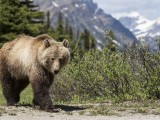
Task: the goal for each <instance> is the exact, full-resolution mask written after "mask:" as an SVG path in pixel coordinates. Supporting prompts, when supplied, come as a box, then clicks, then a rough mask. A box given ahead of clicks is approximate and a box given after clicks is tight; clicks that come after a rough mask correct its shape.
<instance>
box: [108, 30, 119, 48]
mask: <svg viewBox="0 0 160 120" xmlns="http://www.w3.org/2000/svg"><path fill="white" fill-rule="evenodd" d="M105 37H106V47H107V48H108V49H109V50H111V51H115V50H116V46H117V45H116V44H115V42H114V41H115V36H114V34H113V32H112V30H107V31H106V33H105Z"/></svg>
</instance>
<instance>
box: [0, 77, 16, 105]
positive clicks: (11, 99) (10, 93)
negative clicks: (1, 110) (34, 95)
mask: <svg viewBox="0 0 160 120" xmlns="http://www.w3.org/2000/svg"><path fill="white" fill-rule="evenodd" d="M14 83H15V81H14V79H12V78H11V77H10V75H9V74H6V75H4V77H1V84H2V91H3V95H4V97H5V99H6V101H7V105H9V106H12V105H15V103H16V101H15V93H14Z"/></svg>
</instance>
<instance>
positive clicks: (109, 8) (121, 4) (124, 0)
mask: <svg viewBox="0 0 160 120" xmlns="http://www.w3.org/2000/svg"><path fill="white" fill-rule="evenodd" d="M93 1H94V2H96V3H98V5H99V7H100V8H102V9H103V10H104V11H105V12H106V13H109V14H112V15H113V16H114V15H116V14H120V13H126V12H131V11H137V12H139V13H141V14H142V15H144V16H145V17H147V18H149V19H155V18H157V17H160V12H159V11H160V7H158V6H159V5H160V0H93Z"/></svg>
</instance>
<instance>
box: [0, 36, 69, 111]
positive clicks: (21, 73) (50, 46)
mask: <svg viewBox="0 0 160 120" xmlns="http://www.w3.org/2000/svg"><path fill="white" fill-rule="evenodd" d="M67 47H68V41H67V40H64V41H63V42H56V41H55V40H53V39H52V38H51V37H50V36H48V35H40V36H38V37H36V38H34V37H30V36H25V35H21V36H19V37H17V38H16V39H15V40H13V41H11V42H7V43H5V44H4V45H3V47H2V48H1V50H0V80H1V84H2V89H3V94H4V97H5V99H6V101H7V105H15V104H16V103H17V102H19V100H20V93H21V91H22V90H23V89H24V88H25V87H26V86H27V85H28V84H29V83H31V85H32V89H33V93H34V99H33V104H35V105H39V106H40V108H41V109H43V110H47V111H50V110H52V109H53V105H52V101H51V98H50V96H49V88H50V86H51V84H52V82H53V78H54V75H55V74H57V73H58V72H59V70H60V69H61V68H62V67H64V66H65V65H66V64H67V63H68V62H69V59H70V52H69V50H68V48H67Z"/></svg>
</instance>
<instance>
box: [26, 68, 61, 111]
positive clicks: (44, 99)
mask: <svg viewBox="0 0 160 120" xmlns="http://www.w3.org/2000/svg"><path fill="white" fill-rule="evenodd" d="M39 72H40V71H39ZM30 73H31V74H30V76H29V79H30V83H31V85H32V89H33V94H34V99H33V104H34V105H39V106H40V109H42V110H45V111H47V112H59V109H55V108H54V106H53V103H52V100H51V98H50V96H49V86H50V84H49V80H48V79H49V77H48V76H46V74H45V73H44V72H43V71H41V73H39V74H37V73H35V71H34V72H33V71H32V72H30Z"/></svg>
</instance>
